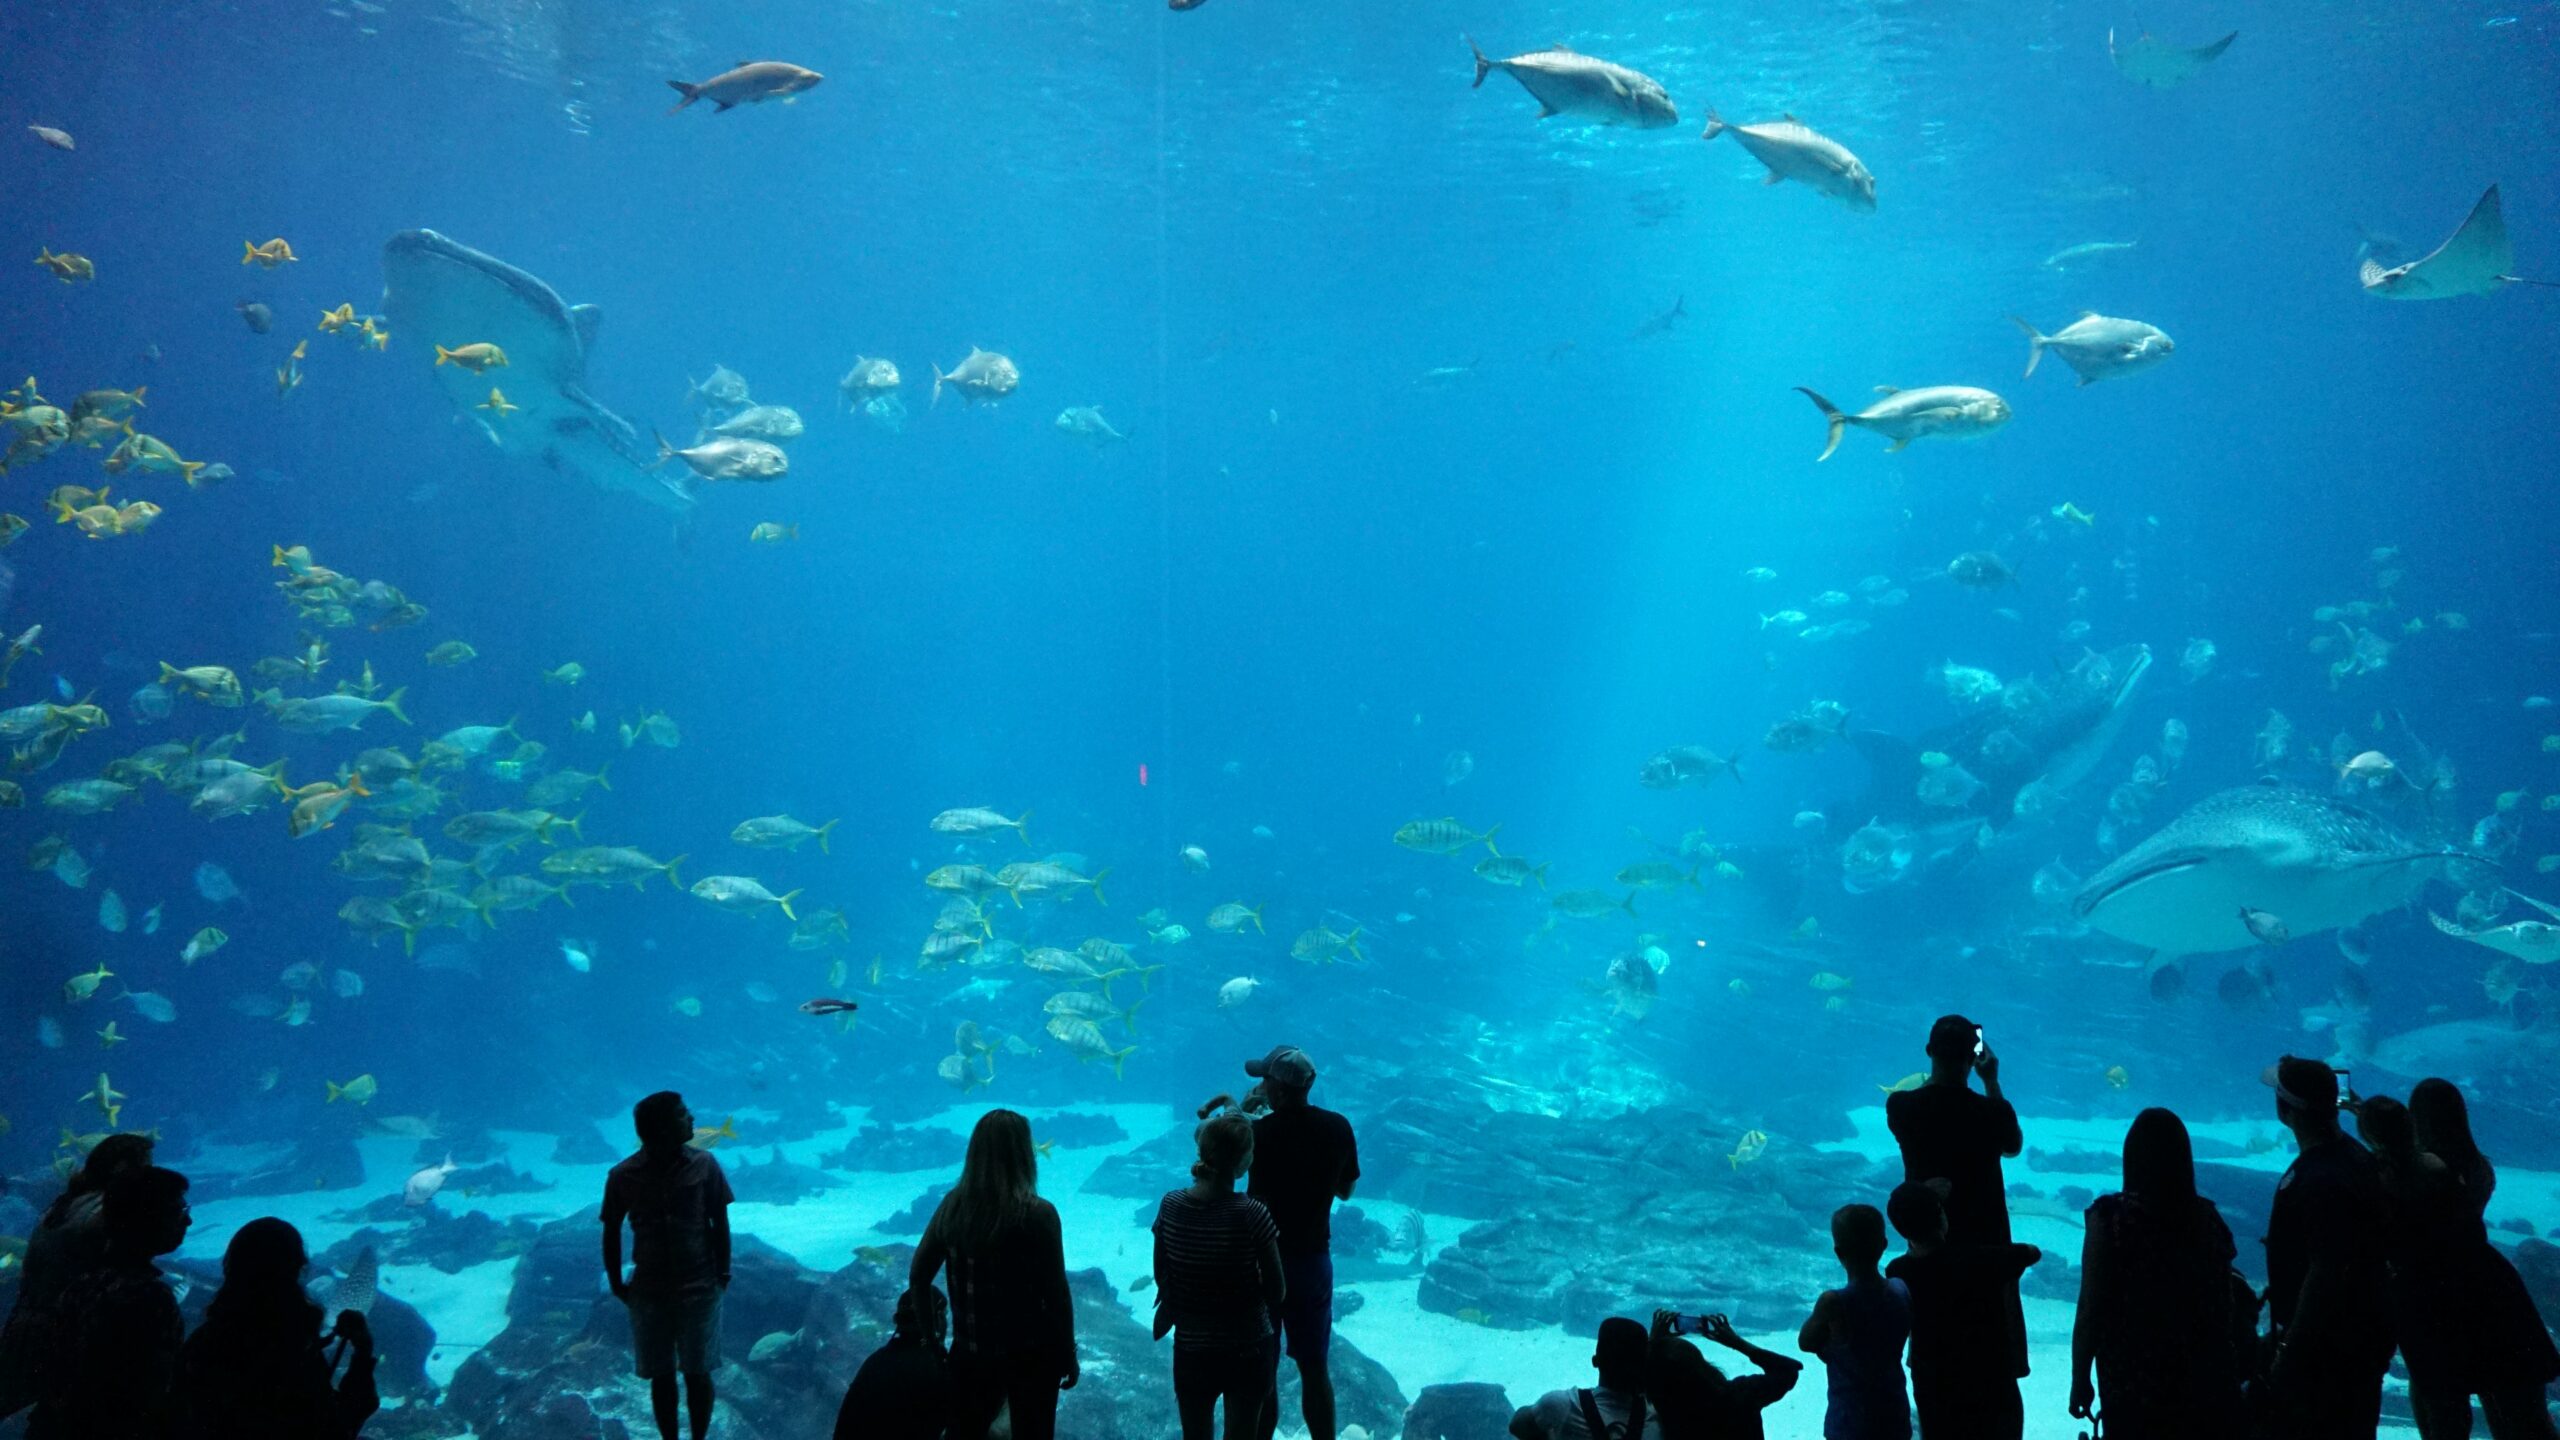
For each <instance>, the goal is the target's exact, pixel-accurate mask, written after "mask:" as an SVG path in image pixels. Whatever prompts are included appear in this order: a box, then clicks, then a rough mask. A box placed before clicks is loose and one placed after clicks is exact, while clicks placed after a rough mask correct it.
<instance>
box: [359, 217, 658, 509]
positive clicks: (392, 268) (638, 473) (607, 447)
mask: <svg viewBox="0 0 2560 1440" xmlns="http://www.w3.org/2000/svg"><path fill="white" fill-rule="evenodd" d="M382 312H383V316H384V318H385V319H386V320H387V321H388V322H389V323H390V327H391V331H392V333H393V334H395V335H398V336H400V337H401V338H402V339H404V340H409V341H412V342H414V343H415V344H416V345H417V346H418V348H419V349H420V350H421V351H424V350H425V349H426V347H427V346H429V345H441V346H443V347H445V348H446V349H448V350H453V349H459V348H461V347H462V346H465V345H478V344H491V345H495V346H497V347H498V348H499V349H500V350H502V351H504V352H505V354H506V364H505V365H504V366H492V367H490V368H489V369H488V370H487V371H485V372H481V371H474V370H470V369H466V368H464V367H462V366H459V365H436V366H433V367H424V366H422V367H421V368H424V369H425V370H426V373H427V375H428V376H429V377H430V380H431V382H432V383H433V384H434V385H435V386H436V387H437V388H438V389H440V390H442V391H443V392H444V396H445V398H446V399H447V400H449V401H451V402H452V403H453V406H454V408H455V409H456V410H457V411H459V412H460V413H461V414H462V415H463V416H464V417H465V418H467V419H469V420H470V421H471V422H472V423H473V424H475V425H477V426H478V427H479V428H480V432H481V433H482V434H483V435H485V436H486V437H488V440H489V443H490V444H492V445H495V446H496V447H498V449H500V450H501V451H504V452H505V453H506V454H508V455H511V456H516V457H519V458H522V459H527V460H534V461H538V462H540V463H541V464H543V465H544V466H547V467H548V468H550V469H552V470H554V471H557V472H559V473H560V474H563V475H568V476H573V477H575V478H577V479H581V480H585V481H587V482H588V483H590V484H593V485H596V486H598V487H601V488H603V489H606V490H612V491H619V492H621V493H625V494H630V495H637V496H639V497H641V498H642V499H644V500H648V501H650V502H651V503H653V504H657V505H662V506H665V507H667V508H669V509H672V510H678V511H684V510H689V509H691V508H692V505H693V503H694V496H693V490H692V488H691V486H690V484H689V483H688V482H687V481H686V480H684V479H683V478H682V477H680V476H676V475H671V474H668V473H666V472H663V471H657V470H656V469H655V463H656V461H657V458H658V456H657V452H656V451H655V450H654V449H652V448H651V447H650V446H649V444H648V443H647V442H646V441H645V440H644V439H643V438H642V437H641V435H640V432H639V431H638V430H637V429H636V428H634V427H633V425H632V424H631V422H630V421H628V420H625V419H623V418H622V417H621V416H620V415H617V414H615V413H614V412H613V411H611V410H609V409H606V408H605V406H604V405H603V404H602V403H600V402H599V401H597V400H596V398H595V397H594V396H592V395H590V394H588V393H587V388H586V380H587V352H588V351H589V350H590V349H592V348H593V347H594V345H595V342H596V331H597V329H598V327H599V326H600V325H601V323H602V321H603V315H602V313H601V312H600V311H598V310H597V309H596V307H595V306H593V305H571V304H569V303H568V302H567V301H565V300H562V299H561V298H560V293H559V292H558V291H556V290H554V289H552V288H551V287H550V286H549V285H546V284H544V283H543V282H542V281H541V280H539V279H537V278H535V277H534V276H532V275H529V274H527V273H525V272H524V271H522V270H519V269H517V268H516V267H514V266H513V265H509V264H507V263H506V262H505V261H503V260H500V259H497V258H496V257H494V256H491V255H485V254H483V253H481V252H480V251H477V250H474V249H472V248H471V247H470V246H468V245H465V244H463V243H461V242H460V241H457V240H454V239H451V238H449V237H447V236H444V235H439V234H437V233H436V232H435V231H433V230H403V231H401V232H400V233H399V234H397V235H394V236H392V237H391V239H390V240H389V241H387V242H385V243H384V245H383V247H382ZM493 388H494V389H498V390H502V391H503V392H504V393H505V396H506V400H507V404H508V406H510V407H512V408H511V409H507V410H504V411H501V410H500V409H498V408H497V407H494V406H491V405H489V404H487V403H485V402H487V401H488V400H489V399H490V391H491V390H492V389H493Z"/></svg>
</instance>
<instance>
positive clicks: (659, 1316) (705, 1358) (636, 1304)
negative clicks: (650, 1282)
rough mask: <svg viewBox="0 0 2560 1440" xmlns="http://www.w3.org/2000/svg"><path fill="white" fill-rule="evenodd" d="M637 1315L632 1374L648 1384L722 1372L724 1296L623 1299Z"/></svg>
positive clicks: (639, 1294)
mask: <svg viewBox="0 0 2560 1440" xmlns="http://www.w3.org/2000/svg"><path fill="white" fill-rule="evenodd" d="M623 1305H624V1307H625V1308H627V1309H628V1310H630V1312H631V1373H632V1374H634V1375H637V1376H639V1377H640V1378H641V1379H643V1380H660V1379H665V1380H672V1379H674V1378H675V1377H676V1376H677V1375H678V1374H679V1373H681V1374H685V1375H708V1374H710V1373H711V1372H712V1371H714V1370H717V1369H719V1368H720V1292H719V1291H718V1290H717V1289H712V1290H704V1291H697V1292H683V1291H679V1292H677V1293H676V1294H673V1295H668V1294H663V1293H662V1294H655V1295H653V1294H650V1293H648V1292H646V1291H642V1290H633V1291H631V1292H630V1296H629V1298H628V1299H626V1300H625V1301H623Z"/></svg>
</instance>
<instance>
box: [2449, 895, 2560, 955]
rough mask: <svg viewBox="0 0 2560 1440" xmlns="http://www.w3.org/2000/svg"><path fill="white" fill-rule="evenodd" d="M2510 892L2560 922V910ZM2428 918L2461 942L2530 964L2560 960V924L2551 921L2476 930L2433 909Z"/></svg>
mask: <svg viewBox="0 0 2560 1440" xmlns="http://www.w3.org/2000/svg"><path fill="white" fill-rule="evenodd" d="M2507 893H2508V894H2510V895H2515V897H2516V898H2517V899H2519V900H2521V901H2523V902H2524V903H2526V904H2527V905H2530V906H2532V907H2533V908H2534V909H2536V910H2539V911H2541V912H2542V913H2543V914H2545V915H2548V916H2550V917H2551V919H2552V920H2560V907H2555V906H2551V905H2545V904H2543V903H2542V902H2541V901H2539V900H2536V899H2534V898H2533V897H2532V896H2530V895H2517V894H2516V892H2514V891H2512V890H2510V891H2508V892H2507ZM2427 918H2428V919H2430V920H2433V921H2434V922H2436V928H2437V929H2439V930H2441V931H2443V932H2444V933H2446V934H2447V935H2450V936H2452V937H2454V938H2455V939H2457V940H2468V941H2470V942H2471V943H2472V944H2474V945H2484V946H2487V947H2488V948H2489V949H2492V950H2495V951H2497V952H2498V953H2499V954H2501V955H2512V956H2514V957H2515V958H2516V959H2518V960H2522V961H2523V962H2525V963H2526V964H2528V965H2549V964H2551V963H2552V962H2554V961H2560V925H2554V924H2552V923H2551V920H2535V919H2531V918H2527V919H2523V920H2513V921H2509V922H2508V923H2506V924H2504V925H2484V926H2482V927H2480V928H2479V929H2477V930H2474V929H2472V928H2470V927H2469V926H2466V925H2464V924H2463V923H2462V922H2461V921H2458V920H2447V919H2446V918H2444V917H2443V916H2441V915H2438V914H2437V913H2435V912H2434V911H2432V910H2430V911H2428V912H2427Z"/></svg>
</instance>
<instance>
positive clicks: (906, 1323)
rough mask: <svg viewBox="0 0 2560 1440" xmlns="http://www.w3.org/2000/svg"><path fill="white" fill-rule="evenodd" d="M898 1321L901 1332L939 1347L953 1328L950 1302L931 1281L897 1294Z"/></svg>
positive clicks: (896, 1321) (910, 1337)
mask: <svg viewBox="0 0 2560 1440" xmlns="http://www.w3.org/2000/svg"><path fill="white" fill-rule="evenodd" d="M895 1324H896V1325H897V1330H898V1333H899V1334H900V1335H903V1336H905V1337H906V1338H907V1339H909V1340H916V1341H921V1342H923V1343H925V1344H928V1345H931V1346H934V1347H935V1348H936V1349H939V1348H941V1345H942V1337H943V1335H944V1334H945V1333H946V1332H947V1331H948V1330H949V1328H950V1324H951V1302H950V1301H949V1300H946V1299H944V1298H943V1296H942V1292H941V1291H939V1290H936V1289H934V1288H933V1287H932V1286H930V1285H927V1286H925V1287H924V1288H922V1289H920V1290H917V1289H911V1290H909V1291H907V1293H905V1294H904V1295H901V1296H899V1297H898V1313H897V1317H896V1320H895Z"/></svg>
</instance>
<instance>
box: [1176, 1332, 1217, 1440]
mask: <svg viewBox="0 0 2560 1440" xmlns="http://www.w3.org/2000/svg"><path fill="white" fill-rule="evenodd" d="M1208 1358H1209V1357H1207V1356H1205V1355H1202V1354H1200V1353H1198V1352H1197V1351H1191V1350H1185V1349H1183V1348H1182V1347H1181V1346H1180V1345H1176V1346H1175V1347H1174V1350H1173V1408H1174V1413H1175V1414H1177V1415H1179V1416H1180V1417H1181V1418H1182V1440H1215V1437H1216V1433H1217V1409H1218V1392H1217V1390H1216V1389H1215V1388H1214V1387H1213V1386H1212V1385H1211V1384H1210V1383H1209V1381H1210V1379H1211V1377H1210V1376H1209V1375H1208V1374H1207V1373H1206V1372H1207V1370H1208V1365H1207V1364H1206V1363H1205V1362H1206V1361H1207V1360H1208Z"/></svg>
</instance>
